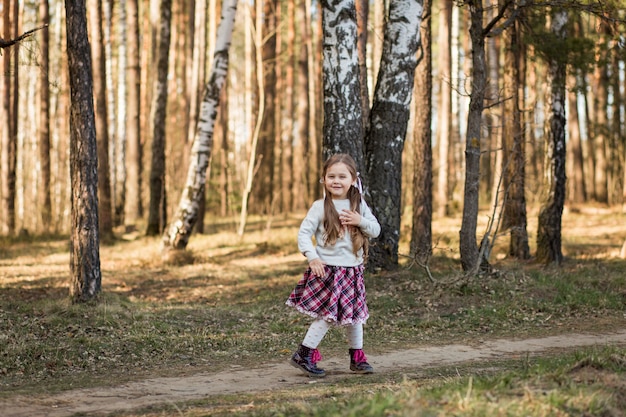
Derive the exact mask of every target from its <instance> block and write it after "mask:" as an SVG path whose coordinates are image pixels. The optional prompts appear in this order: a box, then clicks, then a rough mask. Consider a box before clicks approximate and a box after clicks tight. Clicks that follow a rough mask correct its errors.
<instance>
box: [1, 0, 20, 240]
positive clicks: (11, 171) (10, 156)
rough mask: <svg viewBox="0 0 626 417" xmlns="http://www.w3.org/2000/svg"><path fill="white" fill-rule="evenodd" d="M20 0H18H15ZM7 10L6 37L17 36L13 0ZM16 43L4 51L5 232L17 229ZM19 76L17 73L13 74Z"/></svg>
mask: <svg viewBox="0 0 626 417" xmlns="http://www.w3.org/2000/svg"><path fill="white" fill-rule="evenodd" d="M13 1H16V0H13ZM4 7H5V10H4V13H3V27H4V38H5V39H13V36H12V31H11V13H10V10H11V9H12V6H11V1H7V2H6V3H5V4H4ZM15 50H16V46H14V47H13V51H6V52H5V53H3V57H2V60H3V74H5V76H4V77H3V83H2V86H3V91H2V112H1V113H2V122H1V123H2V126H1V127H0V130H1V132H2V141H1V142H0V146H1V149H0V152H1V154H2V156H1V158H0V173H1V175H2V178H1V179H0V182H1V183H2V187H1V189H0V196H2V212H0V215H2V219H3V220H2V233H5V234H9V235H12V234H14V233H15V168H16V150H17V143H16V141H15V135H14V134H13V128H12V127H13V115H12V113H13V102H12V101H11V90H12V85H11V81H12V77H10V76H9V74H11V73H12V68H11V62H12V60H11V58H12V57H13V56H17V55H16V54H15ZM13 75H14V76H16V75H17V74H13Z"/></svg>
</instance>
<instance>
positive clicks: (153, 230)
mask: <svg viewBox="0 0 626 417" xmlns="http://www.w3.org/2000/svg"><path fill="white" fill-rule="evenodd" d="M171 22H172V0H161V17H160V22H159V25H160V27H159V47H158V62H157V80H156V83H155V87H154V96H153V100H154V101H153V104H152V108H153V116H152V132H153V134H152V163H151V165H150V209H149V212H148V228H147V230H146V234H147V235H148V236H156V235H159V234H160V233H161V232H162V231H163V228H164V226H165V222H166V219H165V216H164V212H165V207H166V205H165V198H166V194H165V116H166V114H167V101H168V100H167V98H168V97H167V91H168V81H167V76H168V63H169V49H170V38H171Z"/></svg>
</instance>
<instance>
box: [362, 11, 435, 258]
mask: <svg viewBox="0 0 626 417" xmlns="http://www.w3.org/2000/svg"><path fill="white" fill-rule="evenodd" d="M422 10H423V0H394V1H392V2H391V4H390V5H389V18H388V20H387V25H386V27H385V36H384V40H383V52H382V60H381V64H380V69H379V72H378V81H377V83H376V88H375V90H374V101H373V105H372V109H371V111H370V124H369V125H370V129H369V131H368V132H367V136H366V138H365V152H366V169H367V180H368V187H369V194H370V200H371V204H372V210H373V211H374V213H375V214H376V216H377V218H378V221H379V223H380V226H381V232H380V235H379V236H378V237H377V238H376V239H374V240H373V242H372V243H373V244H372V246H371V248H370V257H369V264H368V265H369V266H370V267H371V268H383V269H393V268H394V267H396V266H397V264H398V244H399V241H400V216H401V208H402V205H401V187H402V151H403V149H404V141H405V137H406V131H407V124H408V121H409V115H410V104H411V98H412V92H413V85H414V76H415V68H416V66H417V50H418V47H419V45H420V31H419V30H420V25H421V22H422ZM357 91H358V90H357Z"/></svg>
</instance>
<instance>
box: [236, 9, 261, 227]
mask: <svg viewBox="0 0 626 417" xmlns="http://www.w3.org/2000/svg"><path fill="white" fill-rule="evenodd" d="M255 7H256V10H255V26H256V27H261V24H262V21H263V18H262V16H263V13H262V3H261V2H257V3H256V4H255ZM262 37H263V34H262V33H261V31H256V32H255V36H254V43H255V44H256V48H254V51H255V54H254V58H255V65H256V67H257V71H256V86H257V97H258V103H257V114H256V116H257V118H256V123H255V125H254V131H253V132H252V136H251V138H250V151H249V156H250V157H249V158H248V161H247V167H246V173H245V177H244V181H245V184H244V189H243V195H242V196H241V212H240V216H239V228H238V229H237V234H238V235H239V238H240V239H241V238H242V236H243V233H244V231H245V229H246V222H247V220H248V199H249V197H250V192H251V191H252V182H253V177H254V171H255V168H256V155H257V146H258V143H259V135H260V131H261V124H262V122H263V118H264V117H265V102H266V99H265V81H264V80H265V73H264V72H265V67H264V66H263V52H262V50H261V48H260V45H261V43H262Z"/></svg>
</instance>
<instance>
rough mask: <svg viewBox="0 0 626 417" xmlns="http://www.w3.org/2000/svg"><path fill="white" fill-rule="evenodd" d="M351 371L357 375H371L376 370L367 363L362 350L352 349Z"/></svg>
mask: <svg viewBox="0 0 626 417" xmlns="http://www.w3.org/2000/svg"><path fill="white" fill-rule="evenodd" d="M348 352H349V353H350V370H351V371H354V372H356V373H357V374H371V373H374V368H372V366H371V365H370V364H369V363H367V357H366V356H365V353H363V350H361V349H350V350H349V351H348Z"/></svg>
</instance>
